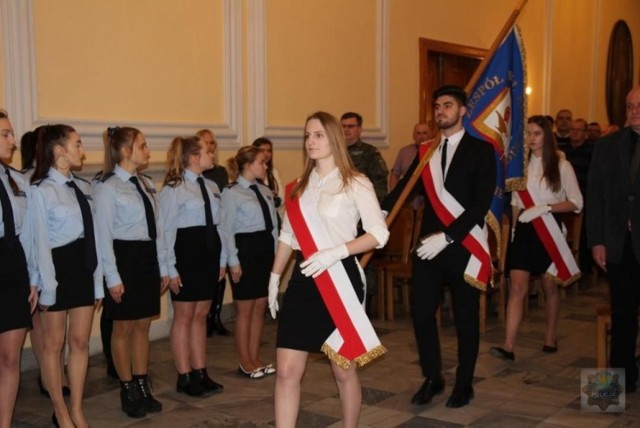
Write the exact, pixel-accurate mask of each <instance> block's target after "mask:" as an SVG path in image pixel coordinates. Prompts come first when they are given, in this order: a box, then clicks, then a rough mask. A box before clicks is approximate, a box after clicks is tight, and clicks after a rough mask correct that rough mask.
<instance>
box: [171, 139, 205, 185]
mask: <svg viewBox="0 0 640 428" xmlns="http://www.w3.org/2000/svg"><path fill="white" fill-rule="evenodd" d="M198 153H200V139H199V138H198V137H189V138H182V137H176V138H174V139H173V141H172V142H171V145H170V146H169V150H168V151H167V175H166V176H165V178H164V182H163V186H166V185H169V186H171V187H176V186H178V185H179V184H180V183H182V181H183V178H182V173H183V172H184V170H185V169H187V167H188V166H189V157H190V156H192V155H193V156H195V155H197V154H198Z"/></svg>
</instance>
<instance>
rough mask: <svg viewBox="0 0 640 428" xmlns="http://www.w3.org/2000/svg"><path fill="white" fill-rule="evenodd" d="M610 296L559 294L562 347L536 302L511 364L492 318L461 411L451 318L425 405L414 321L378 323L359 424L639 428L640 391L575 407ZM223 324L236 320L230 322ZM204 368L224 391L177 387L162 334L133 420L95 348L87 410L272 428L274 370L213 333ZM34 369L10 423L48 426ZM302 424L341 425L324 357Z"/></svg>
mask: <svg viewBox="0 0 640 428" xmlns="http://www.w3.org/2000/svg"><path fill="white" fill-rule="evenodd" d="M606 299H607V292H606V285H605V284H604V283H602V282H601V283H599V284H598V285H597V286H594V287H591V288H588V289H587V290H584V291H580V292H577V293H576V292H573V293H569V294H568V296H567V298H566V299H564V300H563V301H562V319H561V321H560V327H559V351H558V353H557V354H553V355H547V354H543V353H542V352H541V346H542V339H543V337H544V335H543V332H544V312H543V310H542V309H539V308H537V307H534V306H535V305H532V308H531V310H530V312H529V315H528V316H527V317H526V319H525V321H524V323H523V325H522V328H521V335H520V338H519V343H518V347H517V349H516V362H515V363H506V362H502V361H498V360H496V359H495V358H493V357H491V356H490V355H489V354H488V353H487V350H488V348H489V347H490V346H495V345H498V344H501V342H502V339H503V335H504V328H503V326H502V325H501V324H500V323H499V322H498V321H497V319H496V317H495V316H492V317H490V318H489V320H488V327H487V332H486V333H485V334H484V335H483V336H482V341H481V344H480V356H479V359H478V365H477V369H476V380H475V382H474V387H475V399H474V400H473V401H472V402H471V404H470V405H468V406H466V407H463V408H460V409H449V408H446V407H445V405H444V404H445V401H446V399H447V397H448V395H449V393H450V386H451V384H452V383H453V380H454V379H453V376H454V375H453V374H454V371H455V365H456V361H455V355H456V341H455V331H454V328H453V327H452V325H451V321H450V320H448V319H447V318H446V317H445V319H443V327H442V330H441V340H442V344H443V346H442V347H443V361H444V364H445V379H446V381H447V384H448V386H447V389H446V391H445V393H444V394H442V395H439V396H437V397H436V398H435V399H434V401H433V402H432V403H431V404H429V405H427V406H413V405H411V404H410V403H409V400H410V398H411V396H412V394H413V393H414V392H415V391H416V389H417V388H418V387H419V386H420V385H421V383H422V378H421V375H420V370H419V367H418V365H417V354H416V346H415V343H414V338H413V331H412V328H411V323H410V320H409V319H408V318H406V317H400V318H399V319H397V320H396V321H394V322H378V321H376V322H375V326H376V330H377V331H378V333H379V334H380V336H381V339H382V341H383V343H384V345H385V346H386V347H387V348H388V349H389V353H388V354H387V355H386V356H385V357H383V358H381V359H380V360H379V361H376V362H375V363H372V364H370V365H369V366H367V367H365V368H364V369H362V370H361V371H360V379H361V383H362V389H363V406H362V412H361V417H360V426H361V427H425V426H434V427H461V426H478V427H534V426H537V427H578V426H588V427H600V426H602V427H604V426H615V427H624V426H629V427H631V426H638V425H639V424H640V394H639V393H636V394H629V395H627V397H626V400H627V404H626V411H625V412H624V413H596V412H584V411H581V410H580V369H581V368H592V367H594V366H595V350H594V349H595V325H596V324H595V310H596V308H597V307H598V306H599V305H601V304H603V303H605V302H606ZM228 327H233V325H232V323H229V325H228ZM274 342H275V323H274V322H273V321H269V322H267V325H266V329H265V334H264V346H263V351H262V352H263V354H264V356H265V357H266V359H267V360H271V361H273V360H274V356H275V349H274ZM208 352H209V354H208V360H209V373H210V374H211V375H212V377H213V378H214V379H215V380H217V381H218V382H220V383H222V384H224V386H225V391H224V393H222V394H218V395H214V396H211V397H208V398H204V399H197V398H190V397H187V396H185V395H182V394H177V393H176V392H175V381H176V374H175V371H174V368H173V363H172V358H171V353H170V351H169V344H168V340H167V339H163V340H159V341H156V342H154V343H153V344H152V351H151V364H150V375H151V377H152V379H153V382H154V388H155V395H156V397H157V398H158V399H160V400H161V401H162V402H163V404H164V410H163V412H162V413H160V414H155V415H153V416H150V417H147V418H145V419H141V420H136V419H129V418H127V417H126V416H125V415H124V413H122V412H121V411H120V403H119V394H118V384H117V382H116V381H113V380H110V379H108V378H107V377H106V376H105V364H104V361H103V359H102V356H101V355H96V356H94V357H92V358H91V361H90V368H89V375H88V380H87V387H86V390H85V393H86V399H85V411H86V415H87V418H88V419H89V421H90V423H91V426H92V427H94V428H101V427H107V428H116V427H124V426H136V427H145V426H148V427H172V428H179V427H247V428H248V427H273V426H274V425H275V424H274V420H273V419H274V417H273V389H274V382H275V377H274V376H269V377H267V378H264V379H261V380H250V379H247V378H245V377H242V376H239V375H238V374H237V372H236V371H237V362H236V358H235V351H234V346H233V339H232V338H230V337H217V336H216V337H214V338H212V339H210V340H209V349H208ZM36 377H37V373H36V372H35V371H29V372H26V373H24V374H23V376H22V387H21V390H20V395H19V397H18V405H17V409H16V413H15V420H16V423H15V426H16V427H33V426H36V427H46V426H50V425H49V420H50V417H51V413H52V408H51V404H50V402H49V401H48V400H47V399H46V398H44V397H42V396H41V395H40V394H39V393H38V390H37V386H36ZM298 426H299V427H305V428H307V427H339V426H341V424H340V405H339V400H338V394H337V389H336V386H335V384H334V382H333V378H332V376H331V373H330V369H329V366H328V364H327V363H326V359H325V358H323V357H321V356H313V357H311V358H310V360H309V364H308V368H307V372H306V375H305V378H304V382H303V385H302V399H301V410H300V415H299V423H298Z"/></svg>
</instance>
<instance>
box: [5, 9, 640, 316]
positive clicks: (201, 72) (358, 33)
mask: <svg viewBox="0 0 640 428" xmlns="http://www.w3.org/2000/svg"><path fill="white" fill-rule="evenodd" d="M517 3H518V0H492V1H491V2H480V1H477V0H448V1H446V2H442V1H436V0H349V1H344V0H342V1H340V0H308V1H304V2H300V1H295V0H268V1H266V0H242V1H237V0H184V1H180V2H170V1H158V0H137V1H135V2H132V1H127V0H95V1H91V2H86V1H80V0H30V1H27V0H3V6H2V7H3V8H2V12H3V14H5V16H3V17H2V23H3V28H2V29H0V42H2V41H3V40H4V41H5V42H6V41H7V38H6V35H7V34H12V35H14V36H16V35H17V36H18V38H19V39H20V40H18V42H15V41H13V43H17V45H13V46H14V48H15V46H19V47H20V49H18V50H15V49H13V50H11V49H6V46H7V44H6V43H5V44H2V43H0V46H3V47H4V49H0V104H2V105H8V104H11V105H12V106H16V107H15V108H16V110H17V111H13V112H9V113H10V115H11V117H12V120H13V121H14V126H16V128H17V131H18V132H19V133H22V132H24V131H26V130H27V129H28V128H29V126H30V125H35V124H40V123H53V122H57V121H63V122H68V123H70V124H72V125H74V126H76V127H77V128H78V129H79V130H80V132H81V134H82V136H83V139H84V141H85V143H86V145H87V147H88V150H89V153H88V155H87V163H88V164H91V168H93V169H95V168H97V167H98V164H99V163H100V162H101V159H102V151H101V141H100V135H101V132H102V131H103V130H104V128H105V127H106V126H107V125H113V124H124V123H127V122H129V123H132V124H134V125H137V126H139V127H140V128H141V129H142V131H143V132H144V133H145V134H146V135H147V138H148V140H149V142H150V144H151V146H152V148H153V153H152V156H153V159H152V160H153V161H154V162H157V163H158V165H157V166H156V169H157V171H156V172H157V173H158V174H159V175H161V170H160V169H161V166H159V164H160V163H161V162H162V161H163V159H164V157H165V151H166V148H167V146H168V143H169V141H170V140H171V138H172V137H173V136H175V135H179V134H182V135H186V134H191V133H193V132H195V131H196V130H197V129H199V128H201V127H204V126H207V127H211V128H214V129H215V130H216V132H217V133H218V136H219V140H220V144H221V147H220V153H219V158H220V160H221V161H222V162H224V160H226V159H227V158H228V157H230V156H231V155H233V153H235V151H236V150H237V148H238V147H239V146H241V145H244V144H249V143H250V142H251V140H252V139H253V138H255V137H258V136H260V135H262V134H264V133H266V134H267V135H268V136H271V137H272V138H273V140H274V141H275V143H276V151H275V158H274V159H275V162H276V166H277V167H278V169H279V170H280V174H281V176H282V179H283V181H285V182H288V181H290V180H292V179H294V178H295V177H297V176H298V175H299V174H300V172H301V167H302V165H301V163H302V156H301V153H302V151H301V135H302V126H303V121H304V118H305V117H306V116H307V115H308V114H310V113H312V112H313V111H315V110H319V109H324V110H327V111H330V112H332V113H334V114H336V115H340V114H341V113H342V112H344V111H347V110H355V111H358V112H360V113H362V114H363V116H364V119H365V137H366V138H365V139H368V140H370V141H373V142H375V144H377V145H378V146H380V148H381V152H382V154H383V156H384V158H385V159H386V161H387V163H388V164H389V165H390V164H391V163H392V162H393V160H394V158H395V155H396V153H397V151H398V150H399V148H400V147H401V146H403V145H404V144H407V143H408V142H409V141H410V138H411V131H412V127H413V124H414V123H415V122H416V121H417V120H418V114H419V105H418V102H419V98H418V90H419V55H418V41H419V38H421V37H423V38H429V39H435V40H441V41H445V42H450V43H456V44H461V45H468V46H471V47H477V48H484V49H487V48H488V47H489V46H490V45H491V43H492V41H493V39H494V37H495V36H496V35H497V33H498V31H499V29H500V27H501V26H502V23H503V22H504V21H505V20H506V19H507V17H508V16H509V14H510V13H511V10H512V9H513V8H514V7H515V5H516V4H517ZM7 4H12V5H13V6H14V7H13V8H11V9H10V8H7V7H6V5H7ZM488 4H489V5H490V6H487V5H488ZM17 5H20V8H18V7H17ZM25 5H28V6H29V7H27V6H25ZM18 9H19V10H20V12H15V11H16V10H18ZM7 11H12V12H10V13H9V14H7V13H8V12H7ZM620 18H624V19H626V20H627V22H628V24H629V26H630V28H631V31H632V34H633V38H634V49H635V53H634V56H635V68H634V82H638V66H639V64H640V2H639V1H637V0H607V1H604V0H529V2H528V4H527V5H526V7H525V8H524V11H523V12H522V14H521V16H520V18H519V20H518V24H519V26H520V28H521V30H522V37H523V41H524V45H525V51H526V59H527V68H528V84H529V85H530V86H531V87H532V90H533V92H532V94H531V96H530V97H529V98H528V111H529V112H530V113H531V114H533V113H544V114H555V111H556V110H558V109H559V108H564V107H567V108H570V109H572V110H573V111H574V113H575V114H576V116H583V117H585V118H586V119H588V120H599V121H601V122H606V112H605V103H604V97H605V94H604V87H605V86H604V78H605V70H606V54H607V49H608V40H609V34H610V32H611V29H612V27H613V24H614V23H615V21H616V20H618V19H620ZM8 19H20V20H22V21H21V22H13V24H14V27H12V29H10V28H9V27H10V26H8V25H4V24H5V23H7V22H8V23H9V24H12V22H9V21H7V20H8ZM29 19H31V20H32V23H33V25H32V26H29V25H28V20H29ZM30 28H33V32H32V33H29V31H28V30H29V29H30ZM12 40H13V39H12ZM30 46H31V48H32V49H33V51H32V52H30V51H29V50H28V48H29V47H30ZM16 52H18V53H16ZM7 55H12V56H11V60H9V58H8V57H7ZM31 59H33V63H31V62H30V61H31ZM16 60H20V61H22V62H20V64H22V63H24V64H27V66H26V67H25V69H24V70H20V72H21V75H24V76H27V77H29V76H31V77H33V79H32V80H31V81H29V80H28V79H24V80H21V81H20V85H18V84H17V83H18V82H13V81H11V82H8V81H7V80H8V76H12V78H14V79H17V78H18V77H16V73H13V74H11V73H8V72H7V70H8V69H9V67H10V66H11V65H13V64H15V62H16ZM31 83H33V87H31V86H29V85H30V84H31ZM7 85H12V86H11V87H12V88H13V87H18V88H22V89H21V90H23V91H24V88H25V87H30V88H31V90H33V93H34V96H33V100H35V104H33V103H32V102H31V98H29V97H28V96H26V95H25V97H24V99H19V100H15V99H14V100H8V99H7V97H8V96H9V94H8V93H7V91H6V87H7ZM24 93H25V94H26V93H27V92H24ZM19 106H22V107H23V108H22V109H19V108H18V107H19ZM26 107H31V110H30V109H29V108H26ZM32 113H33V114H32ZM14 164H16V165H17V166H19V162H18V161H17V160H15V161H14ZM228 301H230V296H227V302H228ZM163 320H166V314H164V315H163Z"/></svg>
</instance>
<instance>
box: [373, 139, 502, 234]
mask: <svg viewBox="0 0 640 428" xmlns="http://www.w3.org/2000/svg"><path fill="white" fill-rule="evenodd" d="M418 163H419V155H418V156H416V158H415V159H414V160H413V163H412V164H411V166H410V167H409V170H408V171H407V172H406V173H405V175H404V177H403V178H402V180H400V182H399V183H398V185H397V186H396V187H395V188H394V189H393V191H392V192H391V193H390V194H389V196H388V197H387V198H386V199H385V200H384V202H383V203H382V209H383V210H386V211H391V209H392V208H393V205H394V204H395V203H396V201H397V199H398V196H400V193H401V192H402V189H404V187H405V186H406V185H407V182H408V181H409V178H410V177H411V175H412V174H413V171H414V170H415V169H416V167H417V166H418ZM416 186H419V188H420V189H421V191H422V192H423V193H424V186H423V185H422V179H420V180H418V182H417V183H416ZM444 187H445V188H446V189H447V190H448V191H449V193H451V195H452V196H453V197H454V198H455V199H456V200H457V201H458V202H459V203H460V205H462V206H463V207H464V212H463V213H462V215H460V216H459V217H458V218H457V219H455V220H454V221H453V222H452V223H451V224H450V225H449V226H448V227H445V226H444V224H443V223H442V222H441V221H440V219H439V218H438V216H437V215H436V213H435V211H434V210H433V208H432V207H431V205H430V204H429V199H428V198H426V200H425V208H424V215H423V218H422V228H421V231H420V234H421V236H425V235H428V234H431V233H435V232H445V233H446V234H447V235H449V236H450V237H451V238H453V240H454V244H455V245H459V244H460V241H461V240H462V239H464V237H465V236H467V234H468V233H469V231H470V230H471V229H472V228H473V227H474V226H475V225H476V224H477V225H478V226H480V227H482V226H483V225H484V218H485V215H486V214H487V212H488V211H489V207H490V205H491V199H492V198H493V194H494V191H495V188H496V159H495V154H494V149H493V147H492V146H491V145H490V144H489V143H487V142H486V141H482V140H479V139H477V138H474V137H472V136H471V135H469V134H468V133H466V132H465V134H464V136H463V137H462V139H461V140H460V143H459V146H458V148H457V149H456V151H455V153H454V155H453V158H452V159H451V164H450V165H449V169H448V171H447V177H446V179H445V182H444Z"/></svg>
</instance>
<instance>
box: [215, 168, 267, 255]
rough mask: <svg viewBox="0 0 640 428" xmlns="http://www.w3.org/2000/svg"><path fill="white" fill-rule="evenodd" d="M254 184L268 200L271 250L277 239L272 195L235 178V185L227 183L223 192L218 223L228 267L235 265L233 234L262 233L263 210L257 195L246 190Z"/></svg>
mask: <svg viewBox="0 0 640 428" xmlns="http://www.w3.org/2000/svg"><path fill="white" fill-rule="evenodd" d="M252 184H257V185H258V189H259V190H260V193H261V194H262V196H263V197H264V199H265V201H267V205H268V206H269V214H270V215H271V221H272V223H273V229H272V230H271V231H270V232H271V233H272V235H273V243H274V247H275V245H276V242H277V240H278V220H277V217H276V208H275V205H274V202H273V192H272V191H271V189H269V188H268V187H267V186H265V185H264V184H260V183H257V182H255V181H254V182H250V181H249V180H247V179H246V178H244V177H243V176H241V175H240V176H238V180H237V181H236V182H235V183H232V184H230V185H229V186H228V187H227V188H226V189H224V191H223V192H222V207H223V210H222V221H221V222H220V235H221V236H222V237H223V242H224V243H226V246H227V264H228V265H229V266H237V265H239V264H240V260H239V259H238V248H237V247H236V238H235V234H236V233H251V232H259V231H261V230H265V229H266V226H265V223H264V217H263V216H262V208H260V202H258V198H257V196H256V194H255V193H254V192H253V190H251V189H250V188H249V186H250V185H252Z"/></svg>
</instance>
